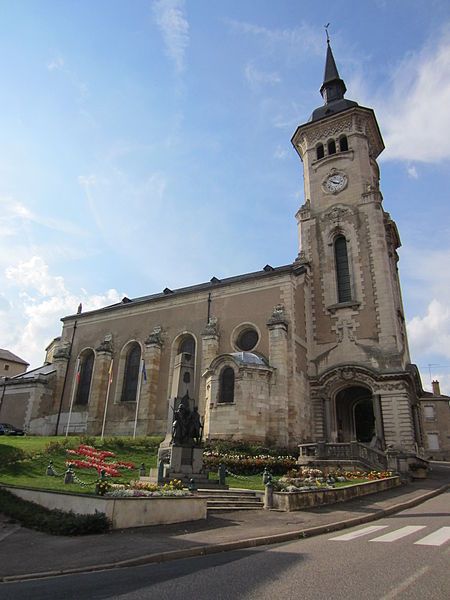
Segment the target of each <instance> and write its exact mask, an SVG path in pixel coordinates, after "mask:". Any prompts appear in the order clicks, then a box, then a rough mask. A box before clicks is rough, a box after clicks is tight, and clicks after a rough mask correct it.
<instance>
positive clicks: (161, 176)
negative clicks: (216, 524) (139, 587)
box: [0, 0, 450, 394]
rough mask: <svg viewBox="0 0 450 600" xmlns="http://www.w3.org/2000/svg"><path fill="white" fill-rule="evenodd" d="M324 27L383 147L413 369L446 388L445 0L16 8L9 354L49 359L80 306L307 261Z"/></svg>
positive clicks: (7, 235) (5, 178) (7, 17)
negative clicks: (294, 139)
mask: <svg viewBox="0 0 450 600" xmlns="http://www.w3.org/2000/svg"><path fill="white" fill-rule="evenodd" d="M327 23H330V26H329V32H330V37H331V44H332V48H333V52H334V56H335V59H336V62H337V65H338V68H339V72H340V75H341V77H342V78H343V79H344V80H345V82H346V85H347V90H348V91H347V94H346V97H347V98H349V99H352V100H355V101H357V102H358V103H359V104H362V105H363V106H368V107H372V108H374V110H375V113H376V115H377V119H378V122H379V125H380V128H381V131H382V134H383V138H384V141H385V145H386V150H385V151H384V152H383V154H382V155H381V156H380V158H379V163H380V167H381V189H382V192H383V196H384V208H385V210H387V211H388V212H389V213H390V214H391V216H392V217H393V218H394V220H395V221H396V222H397V225H398V228H399V231H400V236H401V240H402V247H401V248H400V250H399V254H400V265H399V266H400V276H401V282H402V289H403V300H404V304H405V311H406V316H407V323H408V332H409V343H410V350H411V355H412V356H411V357H412V361H413V362H414V363H416V364H417V365H418V366H419V369H420V371H421V373H422V377H423V385H424V387H425V388H426V389H430V382H431V379H432V378H433V379H435V378H437V379H439V380H440V382H441V389H442V391H443V392H444V393H447V394H450V308H449V298H450V186H449V184H448V181H449V178H450V168H449V167H450V135H449V132H450V3H449V2H448V0H423V1H419V0H372V1H369V0H365V1H362V0H358V1H354V0H345V1H342V0H333V1H329V0H323V1H322V2H320V3H318V2H313V1H309V0H277V1H276V2H275V1H273V0H223V1H221V2H219V1H212V0H154V1H152V0H133V2H127V1H126V0H120V1H119V0H95V2H92V0H60V1H58V2H55V1H54V0H52V1H47V0H39V2H36V1H35V0H21V1H20V2H16V1H13V0H0V74H1V91H0V347H1V348H6V349H8V350H10V351H12V352H14V353H16V354H18V355H19V356H20V357H22V358H24V359H25V360H27V361H28V362H30V363H31V366H32V367H36V366H39V365H40V364H42V362H43V360H44V357H45V352H44V349H45V347H46V346H47V344H48V343H49V342H50V341H51V340H52V339H53V338H54V337H55V336H57V335H59V334H60V332H61V323H60V318H61V317H63V316H65V315H68V314H73V313H74V312H76V309H77V306H78V304H79V302H82V304H83V310H90V309H94V308H99V307H101V306H106V305H108V304H113V303H115V302H117V301H119V300H120V299H121V298H122V297H123V296H128V297H131V298H133V297H138V296H142V295H146V294H151V293H156V292H159V291H161V290H163V289H164V288H165V287H166V286H167V287H169V288H171V289H176V288H178V287H182V286H185V285H192V284H195V283H201V282H204V281H209V280H210V279H211V277H213V276H216V277H219V278H223V277H227V276H232V275H238V274H242V273H247V272H252V271H257V270H260V269H261V268H262V267H263V266H264V265H265V264H267V263H269V264H271V265H273V266H280V265H284V264H288V263H290V262H292V261H293V260H294V259H295V257H296V256H297V253H298V242H297V226H296V222H295V218H294V215H295V213H296V211H297V210H298V208H299V206H300V205H301V204H303V202H304V197H303V170H302V165H301V162H300V160H299V158H298V156H297V154H296V153H295V151H294V149H293V148H292V146H291V143H290V138H291V136H292V134H293V133H294V131H295V129H296V127H297V126H298V125H299V124H301V123H304V122H306V121H307V120H308V118H309V116H310V114H311V112H312V111H313V109H314V108H317V107H318V106H320V105H321V104H322V98H321V96H320V94H319V88H320V86H321V83H322V77H323V70H324V62H325V52H326V37H325V31H324V25H326V24H327Z"/></svg>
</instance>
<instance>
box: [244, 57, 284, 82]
mask: <svg viewBox="0 0 450 600" xmlns="http://www.w3.org/2000/svg"><path fill="white" fill-rule="evenodd" d="M244 74H245V78H246V80H247V81H248V83H249V84H250V85H251V86H253V87H256V86H260V85H267V84H268V85H274V84H276V83H280V82H281V78H280V76H279V75H278V73H275V72H271V73H269V72H267V71H261V70H260V69H257V68H256V67H255V66H254V64H253V63H251V62H250V63H247V64H246V65H245V68H244Z"/></svg>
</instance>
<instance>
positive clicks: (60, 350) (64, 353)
mask: <svg viewBox="0 0 450 600" xmlns="http://www.w3.org/2000/svg"><path fill="white" fill-rule="evenodd" d="M69 357H70V342H62V343H61V344H59V346H58V347H57V348H56V350H55V352H54V353H53V358H65V359H68V358H69Z"/></svg>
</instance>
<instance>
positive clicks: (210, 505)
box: [207, 500, 262, 508]
mask: <svg viewBox="0 0 450 600" xmlns="http://www.w3.org/2000/svg"><path fill="white" fill-rule="evenodd" d="M207 506H208V508H214V507H222V506H223V507H230V508H233V507H235V508H238V507H242V508H243V507H247V506H250V507H251V506H256V507H258V506H262V502H261V501H260V500H255V501H254V502H248V501H245V500H235V501H234V502H233V501H232V500H230V501H229V502H227V501H225V500H208V501H207Z"/></svg>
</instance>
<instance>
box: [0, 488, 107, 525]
mask: <svg viewBox="0 0 450 600" xmlns="http://www.w3.org/2000/svg"><path fill="white" fill-rule="evenodd" d="M0 506H1V512H2V513H3V514H4V515H6V516H8V517H11V518H12V519H14V520H15V521H18V522H19V523H20V524H21V525H24V526H25V527H28V528H30V529H37V530H38V531H44V532H45V533H51V534H52V535H89V534H93V533H105V532H106V531H108V530H109V529H110V527H111V523H110V521H109V519H108V518H107V517H106V515H105V514H104V513H100V512H96V513H95V514H94V515H79V514H76V513H74V512H72V511H70V512H64V511H62V510H49V509H48V508H44V507H43V506H40V505H39V504H35V503H34V502H29V501H28V500H23V499H22V498H18V497H17V496H15V495H14V494H12V493H11V492H8V491H7V490H4V489H0Z"/></svg>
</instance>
